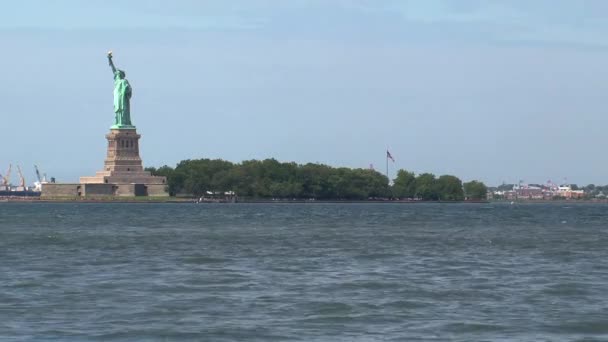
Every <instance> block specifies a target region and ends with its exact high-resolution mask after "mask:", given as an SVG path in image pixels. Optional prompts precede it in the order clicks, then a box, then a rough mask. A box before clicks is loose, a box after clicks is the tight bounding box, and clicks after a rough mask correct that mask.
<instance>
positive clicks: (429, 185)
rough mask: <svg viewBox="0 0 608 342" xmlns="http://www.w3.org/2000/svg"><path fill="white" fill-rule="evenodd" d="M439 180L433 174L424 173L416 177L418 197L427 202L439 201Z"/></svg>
mask: <svg viewBox="0 0 608 342" xmlns="http://www.w3.org/2000/svg"><path fill="white" fill-rule="evenodd" d="M436 182H437V179H436V178H435V175H434V174H432V173H423V174H420V175H418V177H416V183H415V184H416V196H417V197H419V198H421V199H423V200H425V201H436V200H438V199H439V192H438V191H437V183H436Z"/></svg>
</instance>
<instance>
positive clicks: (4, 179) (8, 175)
mask: <svg viewBox="0 0 608 342" xmlns="http://www.w3.org/2000/svg"><path fill="white" fill-rule="evenodd" d="M12 168H13V165H12V164H8V171H6V176H3V177H2V185H5V186H8V182H10V180H11V169H12Z"/></svg>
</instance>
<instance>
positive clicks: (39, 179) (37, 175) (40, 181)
mask: <svg viewBox="0 0 608 342" xmlns="http://www.w3.org/2000/svg"><path fill="white" fill-rule="evenodd" d="M34 169H36V178H38V182H39V183H42V179H41V178H40V171H39V170H38V166H36V165H34Z"/></svg>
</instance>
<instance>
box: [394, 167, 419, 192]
mask: <svg viewBox="0 0 608 342" xmlns="http://www.w3.org/2000/svg"><path fill="white" fill-rule="evenodd" d="M415 195H416V176H415V175H414V173H413V172H408V171H406V170H403V169H402V170H399V171H397V177H396V178H395V180H394V181H393V196H395V197H398V198H413V197H414V196H415Z"/></svg>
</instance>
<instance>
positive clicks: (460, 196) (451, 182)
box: [437, 175, 464, 201]
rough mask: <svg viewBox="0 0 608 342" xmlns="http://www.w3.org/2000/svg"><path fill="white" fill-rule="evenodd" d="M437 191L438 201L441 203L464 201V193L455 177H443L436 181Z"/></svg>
mask: <svg viewBox="0 0 608 342" xmlns="http://www.w3.org/2000/svg"><path fill="white" fill-rule="evenodd" d="M437 191H438V192H439V199H440V200H443V201H462V200H464V191H463V189H462V182H461V181H460V179H459V178H458V177H456V176H451V175H443V176H440V177H439V179H437Z"/></svg>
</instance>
